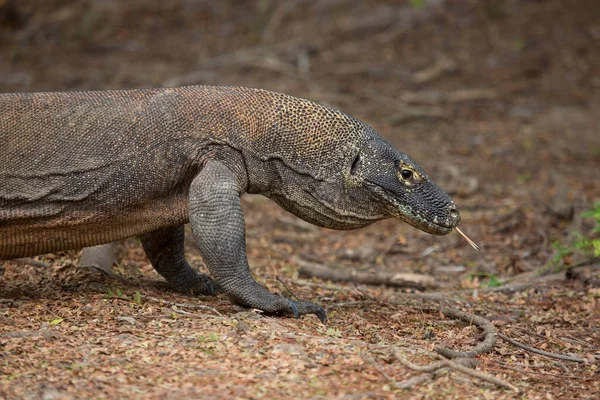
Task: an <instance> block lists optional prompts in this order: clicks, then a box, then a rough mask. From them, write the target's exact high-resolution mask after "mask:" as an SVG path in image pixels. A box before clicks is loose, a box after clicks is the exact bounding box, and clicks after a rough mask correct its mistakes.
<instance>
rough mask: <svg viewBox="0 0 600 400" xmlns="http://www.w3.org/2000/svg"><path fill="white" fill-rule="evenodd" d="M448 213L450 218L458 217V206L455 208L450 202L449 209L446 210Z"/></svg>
mask: <svg viewBox="0 0 600 400" xmlns="http://www.w3.org/2000/svg"><path fill="white" fill-rule="evenodd" d="M448 213H449V214H450V218H452V219H455V220H456V219H460V214H459V213H458V208H456V205H454V204H452V205H451V206H450V210H448Z"/></svg>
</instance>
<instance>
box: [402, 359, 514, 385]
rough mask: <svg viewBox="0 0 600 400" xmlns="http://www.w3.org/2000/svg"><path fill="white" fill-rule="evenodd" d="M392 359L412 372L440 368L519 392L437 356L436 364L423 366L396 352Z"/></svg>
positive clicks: (495, 379)
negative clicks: (438, 358) (438, 359)
mask: <svg viewBox="0 0 600 400" xmlns="http://www.w3.org/2000/svg"><path fill="white" fill-rule="evenodd" d="M394 357H396V359H397V360H398V361H399V362H400V363H401V364H402V365H404V366H405V367H407V368H408V369H411V370H413V371H418V372H426V373H434V372H436V371H438V370H439V369H441V368H450V369H452V370H455V371H459V372H462V373H463V374H465V375H469V376H472V377H474V378H478V379H481V380H483V381H485V382H489V383H492V384H494V385H496V386H499V387H501V388H504V389H509V390H514V391H515V392H519V389H518V388H517V387H516V386H514V385H512V384H510V383H508V382H505V381H503V380H502V379H498V378H496V377H494V376H490V375H487V374H484V373H483V372H480V371H476V370H474V369H471V368H468V367H465V366H463V365H460V364H458V363H455V362H453V361H451V360H448V359H445V358H442V357H441V356H438V357H440V358H441V360H440V361H438V362H436V363H435V364H431V365H423V366H421V365H416V364H413V363H411V362H410V361H408V360H406V359H405V358H404V357H402V356H401V355H400V353H399V352H398V351H397V350H395V351H394Z"/></svg>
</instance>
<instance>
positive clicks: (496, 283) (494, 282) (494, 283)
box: [487, 275, 502, 288]
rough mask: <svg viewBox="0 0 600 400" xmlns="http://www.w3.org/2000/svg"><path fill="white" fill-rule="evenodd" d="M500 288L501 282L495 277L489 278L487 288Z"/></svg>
mask: <svg viewBox="0 0 600 400" xmlns="http://www.w3.org/2000/svg"><path fill="white" fill-rule="evenodd" d="M500 286H502V282H500V280H499V279H498V277H497V276H496V275H492V276H490V280H489V281H488V282H487V287H489V288H495V287H500Z"/></svg>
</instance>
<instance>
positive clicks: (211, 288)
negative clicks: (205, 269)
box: [206, 282, 215, 296]
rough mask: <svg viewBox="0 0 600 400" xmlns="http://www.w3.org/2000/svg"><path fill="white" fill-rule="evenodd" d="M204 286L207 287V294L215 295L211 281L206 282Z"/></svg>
mask: <svg viewBox="0 0 600 400" xmlns="http://www.w3.org/2000/svg"><path fill="white" fill-rule="evenodd" d="M206 286H207V287H208V294H209V296H214V295H215V287H214V286H213V284H212V282H207V283H206Z"/></svg>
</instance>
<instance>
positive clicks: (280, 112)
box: [0, 86, 460, 321]
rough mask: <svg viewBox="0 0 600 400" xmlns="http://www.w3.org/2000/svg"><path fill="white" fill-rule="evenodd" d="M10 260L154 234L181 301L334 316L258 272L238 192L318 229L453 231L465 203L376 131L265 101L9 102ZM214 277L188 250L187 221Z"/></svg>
mask: <svg viewBox="0 0 600 400" xmlns="http://www.w3.org/2000/svg"><path fill="white" fill-rule="evenodd" d="M0 143H1V146H2V147H1V148H2V150H1V152H0V259H11V258H16V257H25V256H31V255H35V254H42V253H48V252H54V251H59V250H66V249H78V248H82V247H86V246H92V245H99V244H103V243H108V242H112V241H116V240H119V239H124V238H127V237H131V236H140V237H141V239H142V244H143V246H144V249H145V250H146V253H147V255H148V257H149V258H150V261H151V262H152V265H153V266H154V267H155V268H156V270H157V271H158V272H159V273H160V274H161V275H162V276H163V277H165V279H166V280H167V281H168V282H169V283H170V284H171V285H172V286H173V287H174V288H175V289H176V290H179V291H181V292H184V293H187V294H213V293H214V291H215V287H217V288H219V289H221V290H223V291H224V292H225V293H226V294H227V295H229V297H230V298H231V299H232V301H234V302H236V303H239V304H242V305H245V306H249V307H254V308H258V309H261V310H264V311H266V312H269V313H284V314H286V313H287V314H293V315H296V316H299V315H302V314H307V313H314V314H316V315H317V316H318V317H319V318H320V319H321V320H323V321H324V320H325V318H326V315H325V311H324V310H323V309H322V308H321V307H319V306H318V305H315V304H312V303H308V302H293V301H290V300H288V299H284V298H282V297H280V296H277V295H275V294H272V293H270V292H269V291H267V290H266V289H265V288H263V287H262V286H260V285H259V284H258V283H257V282H256V281H254V279H253V278H252V276H251V274H250V269H249V267H248V262H247V259H246V244H245V233H244V217H243V214H242V209H241V206H240V196H241V195H242V194H243V193H245V192H248V193H260V194H263V195H265V196H267V197H269V198H271V199H273V200H274V201H275V202H277V203H278V204H279V205H280V206H282V207H283V208H284V209H286V210H288V211H290V212H292V213H294V214H295V215H297V216H298V217H300V218H303V219H304V220H306V221H309V222H311V223H313V224H316V225H319V226H324V227H328V228H334V229H355V228H359V227H363V226H366V225H369V224H371V223H373V222H375V221H378V220H381V219H384V218H389V217H396V218H399V219H401V220H403V221H406V222H408V223H409V224H411V225H413V226H415V227H417V228H419V229H422V230H424V231H426V232H429V233H433V234H438V235H443V234H447V233H449V232H450V231H451V230H452V228H453V227H455V226H457V225H458V222H459V220H460V217H459V215H458V211H457V210H456V206H455V205H454V203H453V202H452V200H451V199H450V198H449V197H448V195H446V194H445V193H444V192H443V191H442V190H441V189H439V188H438V187H437V186H436V185H435V184H434V183H432V182H431V181H430V180H429V178H428V177H427V175H426V174H425V172H424V171H423V170H422V169H421V168H420V167H419V166H418V165H417V164H416V163H415V162H414V161H412V160H411V159H410V158H409V157H408V156H407V155H405V154H403V153H400V152H398V151H397V150H396V149H394V148H393V147H392V146H391V145H389V144H388V143H387V142H385V141H384V140H383V139H382V138H381V137H380V136H379V135H378V134H377V133H376V132H375V131H374V130H373V129H371V128H370V127H368V126H367V125H365V124H364V123H362V122H360V121H358V120H356V119H354V118H352V117H349V116H347V115H345V114H343V113H342V112H340V111H337V110H334V109H331V108H329V107H325V106H322V105H319V104H316V103H313V102H310V101H308V100H303V99H298V98H294V97H291V96H287V95H284V94H279V93H272V92H267V91H264V90H258V89H247V88H234V87H209V86H191V87H184V88H176V89H147V90H123V91H96V92H73V93H32V94H0ZM188 221H189V222H190V223H191V226H192V231H193V233H194V236H195V239H196V242H197V244H198V247H199V249H200V252H201V254H202V256H203V258H204V260H205V262H206V265H207V267H208V269H209V270H210V272H211V274H212V276H213V277H214V280H215V281H212V280H211V279H210V278H209V277H207V276H205V275H202V274H197V273H196V272H194V271H193V270H192V269H191V268H190V266H189V265H188V263H187V262H186V260H185V258H184V254H183V224H185V223H187V222H188Z"/></svg>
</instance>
